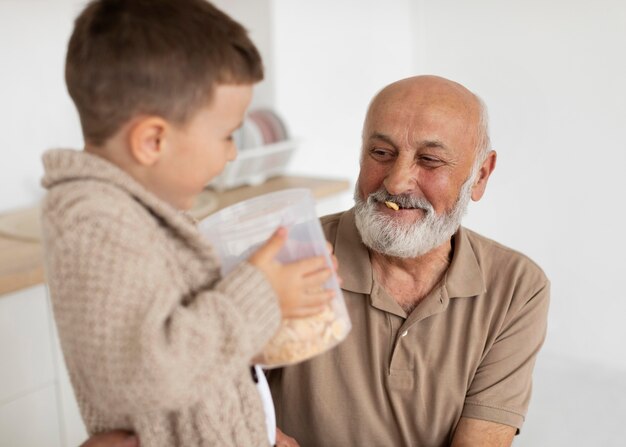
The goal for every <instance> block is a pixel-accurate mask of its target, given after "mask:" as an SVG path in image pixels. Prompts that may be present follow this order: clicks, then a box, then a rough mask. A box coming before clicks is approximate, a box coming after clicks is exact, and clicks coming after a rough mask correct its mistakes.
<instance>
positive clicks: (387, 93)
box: [363, 75, 490, 160]
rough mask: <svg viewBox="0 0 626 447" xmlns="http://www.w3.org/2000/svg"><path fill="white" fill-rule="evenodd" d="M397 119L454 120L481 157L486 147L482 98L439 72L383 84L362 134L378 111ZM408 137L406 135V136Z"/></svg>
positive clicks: (366, 130) (485, 125) (487, 137)
mask: <svg viewBox="0 0 626 447" xmlns="http://www.w3.org/2000/svg"><path fill="white" fill-rule="evenodd" d="M398 111H402V116H397V119H399V120H410V119H426V120H429V119H430V120H434V119H436V118H438V117H439V118H441V119H446V120H450V121H454V122H455V125H456V127H457V128H459V130H460V131H461V132H462V133H463V134H464V138H465V142H466V143H467V145H468V146H470V147H471V148H472V149H473V151H474V154H473V155H474V156H476V155H478V157H477V159H478V160H481V159H483V158H484V156H485V155H486V154H487V152H488V151H489V146H490V142H489V131H488V119H487V110H486V107H485V105H484V103H483V101H482V100H481V99H480V98H479V97H478V96H477V95H475V94H474V93H472V92H471V91H470V90H468V89H467V88H465V87H464V86H462V85H461V84H459V83H457V82H454V81H450V80H449V79H445V78H442V77H439V76H431V75H425V76H414V77H410V78H406V79H402V80H400V81H396V82H394V83H392V84H389V85H388V86H386V87H385V88H383V89H382V90H381V91H380V92H378V94H377V95H376V96H375V97H374V98H373V99H372V101H371V103H370V105H369V108H368V111H367V115H366V118H365V123H364V126H363V137H364V139H365V138H366V133H367V132H368V130H371V124H372V121H373V120H375V119H378V117H380V115H381V114H385V115H389V114H392V115H397V114H398V113H397V112H398ZM407 137H408V136H407Z"/></svg>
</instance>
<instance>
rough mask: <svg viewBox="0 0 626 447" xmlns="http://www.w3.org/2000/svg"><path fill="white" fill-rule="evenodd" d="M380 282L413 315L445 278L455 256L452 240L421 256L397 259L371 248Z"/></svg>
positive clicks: (374, 269)
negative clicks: (416, 308)
mask: <svg viewBox="0 0 626 447" xmlns="http://www.w3.org/2000/svg"><path fill="white" fill-rule="evenodd" d="M370 258H371V262H372V269H373V271H374V277H375V278H376V281H377V282H378V283H379V284H381V285H382V286H383V288H384V289H385V290H386V291H387V292H388V293H389V294H390V295H391V296H392V297H393V298H394V299H395V300H396V302H397V303H398V304H399V305H400V306H401V307H402V308H403V309H404V310H405V311H406V312H407V314H410V313H411V312H412V311H413V309H415V307H417V305H418V304H419V303H420V301H421V300H423V299H424V298H425V297H426V296H427V295H428V294H429V293H430V292H431V291H432V290H433V289H434V288H435V286H436V285H437V284H438V283H439V281H441V279H442V278H443V276H444V275H445V273H446V271H447V270H448V267H449V265H450V261H451V259H452V242H451V241H448V242H446V243H445V244H443V245H440V246H439V247H437V248H435V249H433V250H431V251H429V252H428V253H426V254H424V255H422V256H419V257H417V258H410V259H407V258H395V257H392V256H386V255H383V254H380V253H376V252H374V251H370Z"/></svg>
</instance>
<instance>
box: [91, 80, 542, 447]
mask: <svg viewBox="0 0 626 447" xmlns="http://www.w3.org/2000/svg"><path fill="white" fill-rule="evenodd" d="M495 164H496V153H495V152H494V151H491V150H490V148H489V135H488V130H487V114H486V110H485V107H484V106H483V104H482V102H481V101H480V99H479V98H478V97H477V96H476V95H474V94H473V93H472V92H470V91H469V90H467V89H466V88H464V87H463V86H461V85H459V84H457V83H454V82H451V81H449V80H446V79H442V78H439V77H434V76H418V77H413V78H409V79H404V80H401V81H398V82H395V83H393V84H391V85H389V86H388V87H386V88H384V89H383V90H382V91H381V92H380V93H379V94H378V95H377V96H376V97H375V98H374V100H373V101H372V103H371V104H370V107H369V110H368V113H367V117H366V119H365V124H364V127H363V148H362V153H361V172H360V175H359V180H358V183H357V186H356V190H355V202H356V205H355V207H354V208H353V209H351V210H349V211H346V212H344V213H339V214H336V215H332V216H327V217H325V218H323V219H322V222H323V226H324V229H325V232H326V236H327V238H328V239H329V240H330V242H331V243H332V244H333V245H334V250H335V255H336V257H337V259H338V260H339V274H340V276H341V277H342V278H343V285H342V288H343V293H344V298H345V300H346V304H347V306H348V311H349V313H350V317H351V319H352V325H353V328H352V332H351V333H350V334H349V336H348V338H347V339H346V340H345V341H344V342H343V343H342V344H340V345H339V346H338V347H337V348H335V349H333V350H331V351H329V352H327V353H325V354H322V355H320V356H318V357H315V358H313V359H312V360H309V361H306V362H303V363H301V364H298V365H294V366H289V367H286V368H283V369H280V370H273V371H271V372H270V373H269V381H270V385H271V388H272V394H273V396H274V402H275V406H276V412H277V421H278V426H279V427H280V428H281V429H282V430H283V431H284V432H285V433H288V434H289V435H290V436H293V438H295V440H297V442H299V443H300V445H301V447H323V446H324V447H351V446H355V447H356V446H359V447H392V446H393V447H397V446H426V447H437V446H448V445H452V446H453V447H461V446H472V447H476V446H480V447H490V446H510V445H511V442H512V440H513V436H514V435H515V433H516V431H519V429H520V428H521V426H522V423H523V421H524V416H525V414H526V410H527V408H528V402H529V399H530V392H531V375H532V370H533V366H534V363H535V358H536V356H537V353H538V351H539V349H540V347H541V345H542V343H543V340H544V337H545V333H546V316H547V311H548V300H549V282H548V280H547V279H546V276H545V275H544V273H543V272H542V271H541V269H540V268H539V267H538V266H537V265H536V264H534V263H533V262H532V261H531V260H530V259H528V258H527V257H526V256H524V255H522V254H520V253H518V252H515V251H513V250H511V249H509V248H506V247H504V246H502V245H500V244H498V243H496V242H493V241H491V240H489V239H487V238H485V237H482V236H480V235H478V234H476V233H474V232H472V231H470V230H468V229H465V228H463V227H460V222H461V217H462V216H463V214H464V213H465V210H466V207H467V204H468V202H469V200H470V199H472V200H475V201H476V200H480V198H481V197H482V196H483V194H484V192H485V188H486V186H487V181H488V179H489V176H490V174H491V172H492V171H493V169H494V168H495ZM396 208H397V209H396ZM114 436H117V438H116V441H117V442H118V443H119V444H117V443H113V437H114ZM136 443H137V440H136V439H135V438H133V437H129V436H128V435H127V434H125V433H123V432H120V433H108V434H104V435H101V436H96V437H94V438H92V439H91V440H90V441H89V442H88V443H87V444H85V445H86V446H87V445H88V446H89V447H96V446H105V445H106V446H111V447H113V446H116V447H117V446H120V447H121V446H124V447H134V446H135V445H136ZM277 445H278V446H285V447H287V446H295V445H297V444H296V441H294V440H293V439H292V438H290V437H289V436H285V435H283V434H282V433H281V432H280V431H279V436H278V439H277Z"/></svg>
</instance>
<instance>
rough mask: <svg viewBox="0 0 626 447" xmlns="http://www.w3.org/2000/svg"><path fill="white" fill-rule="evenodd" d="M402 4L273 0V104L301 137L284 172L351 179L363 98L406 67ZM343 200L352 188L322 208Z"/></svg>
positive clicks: (408, 42) (408, 54) (393, 0)
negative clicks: (274, 96) (274, 95)
mask: <svg viewBox="0 0 626 447" xmlns="http://www.w3.org/2000/svg"><path fill="white" fill-rule="evenodd" d="M409 4H410V1H409V0H342V1H339V2H338V1H333V0H319V1H315V2H308V1H293V0H274V1H273V5H274V8H273V10H274V19H273V20H274V57H275V69H276V108H277V110H278V112H279V113H281V114H282V116H283V117H285V119H286V120H287V123H288V125H289V127H290V130H291V133H292V134H293V135H295V136H296V137H301V138H302V139H303V142H302V145H301V147H300V149H299V151H298V152H296V154H295V156H294V159H293V161H292V163H291V165H290V168H289V170H290V172H293V173H298V174H309V175H315V176H327V177H337V178H347V179H349V180H351V181H352V182H353V183H354V181H356V177H357V175H358V158H359V150H360V146H361V127H362V123H363V118H364V117H365V111H366V108H367V105H368V103H369V100H370V98H371V97H372V96H373V95H374V94H375V93H376V92H377V91H378V90H379V89H380V88H381V87H383V86H384V85H385V84H387V83H389V82H391V81H394V80H396V79H399V78H402V77H406V76H408V75H409V74H410V73H411V72H412V65H413V60H412V59H413V51H412V35H411V17H410V16H409V14H408V11H409ZM390 30H393V31H392V32H390ZM350 206H352V190H351V191H350V192H348V193H345V194H343V195H342V196H341V197H340V198H339V200H335V201H332V203H331V204H330V206H327V207H325V208H323V211H324V212H332V211H338V210H342V209H346V208H349V207H350Z"/></svg>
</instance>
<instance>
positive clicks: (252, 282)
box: [42, 150, 280, 447]
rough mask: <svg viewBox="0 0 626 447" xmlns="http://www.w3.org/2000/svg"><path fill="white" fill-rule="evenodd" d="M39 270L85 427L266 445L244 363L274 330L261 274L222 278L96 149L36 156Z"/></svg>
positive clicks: (166, 214) (155, 441) (194, 234)
mask: <svg viewBox="0 0 626 447" xmlns="http://www.w3.org/2000/svg"><path fill="white" fill-rule="evenodd" d="M43 161H44V167H45V176H44V178H43V180H42V184H43V185H44V187H46V188H47V189H48V190H49V192H48V195H47V197H46V199H45V201H44V205H43V211H42V220H43V228H44V246H45V264H46V275H47V281H48V286H49V289H50V294H51V298H52V304H53V309H54V316H55V319H56V322H57V326H58V331H59V336H60V339H61V346H62V348H63V354H64V357H65V361H66V363H67V367H68V370H69V374H70V378H71V381H72V385H73V387H74V391H75V393H76V397H77V400H78V404H79V406H80V409H81V413H82V417H83V420H84V421H85V424H86V426H87V429H88V431H89V433H91V434H93V433H97V432H101V431H105V430H110V429H129V430H134V431H136V432H137V433H138V434H139V437H140V441H141V445H142V447H153V446H163V447H165V446H168V447H171V446H217V445H219V446H241V447H249V446H267V445H268V440H267V433H266V432H265V422H264V414H263V408H262V404H261V400H260V397H259V394H258V392H257V390H256V388H255V385H254V383H253V381H252V379H251V375H250V370H249V362H250V359H251V358H252V357H253V356H254V355H255V354H256V353H257V352H259V351H260V350H261V349H262V347H263V346H264V344H265V343H266V342H267V341H268V340H269V338H270V337H271V336H272V335H273V334H274V332H275V331H276V329H277V328H278V325H279V323H280V310H279V307H278V301H277V298H276V295H275V293H274V292H273V290H272V288H271V286H270V284H269V282H268V281H267V279H266V277H265V276H264V275H263V273H262V272H261V271H259V270H258V269H256V268H255V267H253V266H252V265H250V264H248V263H243V264H241V265H240V266H239V267H238V268H237V269H235V270H234V271H233V272H232V273H230V274H229V275H228V276H227V277H225V278H223V279H222V278H220V275H219V265H218V261H217V259H216V257H215V254H214V251H213V249H212V248H211V246H210V245H209V244H208V243H207V241H206V240H205V239H204V238H202V236H201V235H200V234H199V233H198V231H197V229H196V227H195V224H194V222H193V220H192V219H191V218H189V217H188V216H187V215H185V214H184V213H181V212H180V211H177V210H176V209H174V208H173V207H171V206H170V205H168V204H167V203H165V202H163V201H161V200H159V199H158V198H157V197H156V196H154V195H153V194H151V193H150V192H148V191H147V190H145V189H144V188H143V187H142V186H141V185H140V184H139V183H137V182H136V181H134V180H133V179H132V178H131V177H130V176H129V175H128V174H126V173H125V172H124V171H122V170H121V169H119V168H118V167H116V166H115V165H113V164H111V163H109V162H107V161H106V160H104V159H102V158H100V157H97V156H95V155H91V154H88V153H86V152H81V151H72V150H54V151H49V152H47V153H46V154H45V155H44V157H43Z"/></svg>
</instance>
